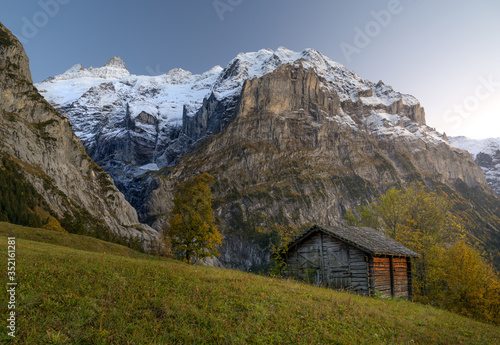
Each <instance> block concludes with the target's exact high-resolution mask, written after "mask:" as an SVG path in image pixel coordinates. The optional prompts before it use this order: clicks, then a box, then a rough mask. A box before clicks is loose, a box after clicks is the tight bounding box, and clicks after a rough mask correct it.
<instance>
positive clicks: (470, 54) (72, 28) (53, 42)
mask: <svg viewBox="0 0 500 345" xmlns="http://www.w3.org/2000/svg"><path fill="white" fill-rule="evenodd" d="M499 15H500V2H499V1H496V0H478V1H465V0H454V1H452V0H443V1H437V0H434V1H431V0H420V1H416V0H413V1H412V0H383V1H381V0H358V1H340V0H335V1H334V0H316V1H299V0H272V1H269V0H267V1H265V0H215V1H214V0H177V1H176V0H169V1H160V0H142V1H132V0H100V1H97V0H85V1H84V0H32V1H11V0H2V1H1V12H0V21H1V22H2V23H3V24H4V25H5V26H7V28H9V29H10V30H11V31H12V32H13V33H14V34H15V35H16V36H18V37H19V38H21V40H22V42H23V43H24V45H25V49H26V51H27V53H28V56H29V58H30V63H31V69H32V73H33V77H34V80H35V81H36V82H39V81H41V80H43V79H45V78H47V77H49V76H51V75H56V74H60V73H62V72H64V71H65V70H66V69H67V68H69V67H71V66H72V65H74V64H76V63H81V64H82V65H84V66H85V67H88V66H102V65H103V64H104V63H105V62H106V61H107V60H108V59H109V58H111V57H112V56H115V55H116V56H120V57H122V58H123V59H124V60H125V62H126V64H127V68H128V69H129V71H130V72H131V73H134V74H161V73H165V72H167V71H168V70H170V69H172V68H175V67H181V68H183V69H186V70H190V71H191V72H193V73H201V72H203V71H205V70H208V69H209V68H211V67H213V66H215V65H221V66H225V65H226V64H227V63H228V62H229V61H230V60H231V59H232V58H233V57H235V56H236V55H237V54H238V53H239V52H247V51H256V50H259V49H262V48H271V49H276V48H278V47H279V46H285V47H287V48H289V49H293V50H297V51H301V50H303V49H305V48H314V49H317V50H319V51H320V52H322V53H324V54H325V55H327V56H329V57H330V58H332V59H333V60H335V61H337V62H340V63H342V64H344V65H345V66H346V67H348V68H350V69H352V70H354V71H356V72H357V73H358V74H359V75H360V76H361V77H363V78H365V79H369V80H372V81H374V82H377V81H378V80H383V81H384V82H385V83H386V84H389V85H392V86H393V87H394V89H395V90H397V91H400V92H403V93H409V94H412V95H414V96H415V97H417V98H418V99H419V100H420V102H421V104H422V106H424V108H425V109H426V114H427V123H428V124H429V125H430V126H431V127H436V128H437V129H438V130H440V131H446V132H447V134H448V135H467V136H470V137H474V138H484V137H499V136H500V20H499V19H500V18H499Z"/></svg>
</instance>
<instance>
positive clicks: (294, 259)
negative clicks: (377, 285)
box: [287, 233, 369, 294]
mask: <svg viewBox="0 0 500 345" xmlns="http://www.w3.org/2000/svg"><path fill="white" fill-rule="evenodd" d="M287 262H288V267H289V270H290V272H291V274H292V275H295V276H297V277H298V278H301V279H305V280H308V281H311V282H312V283H315V284H320V285H323V286H328V287H332V288H336V289H353V290H355V291H356V292H358V293H361V294H368V293H369V286H368V283H369V279H368V263H367V261H366V259H365V254H364V253H363V252H362V251H360V250H359V249H357V248H355V247H352V246H350V245H347V244H346V243H344V242H342V241H339V240H337V239H335V238H333V237H331V236H328V235H326V234H323V233H318V234H315V235H312V236H310V237H309V238H308V239H306V240H305V241H304V242H302V243H300V244H299V245H298V246H297V247H295V248H292V249H291V250H290V251H289V253H288V256H287Z"/></svg>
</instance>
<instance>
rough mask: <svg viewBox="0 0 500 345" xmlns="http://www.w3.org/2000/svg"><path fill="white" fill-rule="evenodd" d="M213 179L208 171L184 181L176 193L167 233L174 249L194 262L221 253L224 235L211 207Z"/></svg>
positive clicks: (188, 260) (179, 254) (184, 257)
mask: <svg viewBox="0 0 500 345" xmlns="http://www.w3.org/2000/svg"><path fill="white" fill-rule="evenodd" d="M214 182H215V181H214V178H213V176H211V175H210V174H208V173H203V174H200V175H198V176H196V177H195V178H194V179H192V180H190V181H186V182H184V183H181V184H180V185H179V186H178V188H177V192H176V193H175V196H174V208H173V210H172V214H171V216H170V219H169V225H168V226H167V227H166V228H165V229H164V232H165V233H166V234H167V235H168V236H169V238H170V241H171V244H172V249H173V251H174V252H175V253H176V254H177V255H178V256H179V257H181V258H182V259H183V260H184V261H185V262H188V263H194V262H196V261H197V260H201V259H203V258H206V257H214V256H215V255H217V254H218V250H217V246H219V245H220V244H221V243H222V234H221V233H220V232H219V230H218V226H217V225H216V223H215V218H214V216H213V210H212V191H211V190H210V186H211V185H213V184H214Z"/></svg>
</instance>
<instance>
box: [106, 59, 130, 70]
mask: <svg viewBox="0 0 500 345" xmlns="http://www.w3.org/2000/svg"><path fill="white" fill-rule="evenodd" d="M104 67H119V68H123V69H127V67H125V61H123V59H122V58H121V57H119V56H113V57H112V58H111V59H109V60H108V62H106V64H105V65H104Z"/></svg>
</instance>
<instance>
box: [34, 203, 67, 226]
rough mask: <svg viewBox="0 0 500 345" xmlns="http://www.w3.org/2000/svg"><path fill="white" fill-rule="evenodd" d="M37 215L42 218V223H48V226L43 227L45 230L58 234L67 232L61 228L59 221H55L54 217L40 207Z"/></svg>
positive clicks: (37, 209)
mask: <svg viewBox="0 0 500 345" xmlns="http://www.w3.org/2000/svg"><path fill="white" fill-rule="evenodd" d="M36 213H37V214H38V215H39V216H40V218H41V219H42V221H43V222H44V223H45V221H47V223H46V224H43V225H42V228H43V229H47V230H53V231H58V232H67V231H66V229H64V228H63V227H62V226H61V224H60V223H59V221H58V220H57V219H55V218H54V217H52V216H51V215H50V214H49V213H48V212H47V211H45V210H43V209H41V208H40V207H37V208H36Z"/></svg>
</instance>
